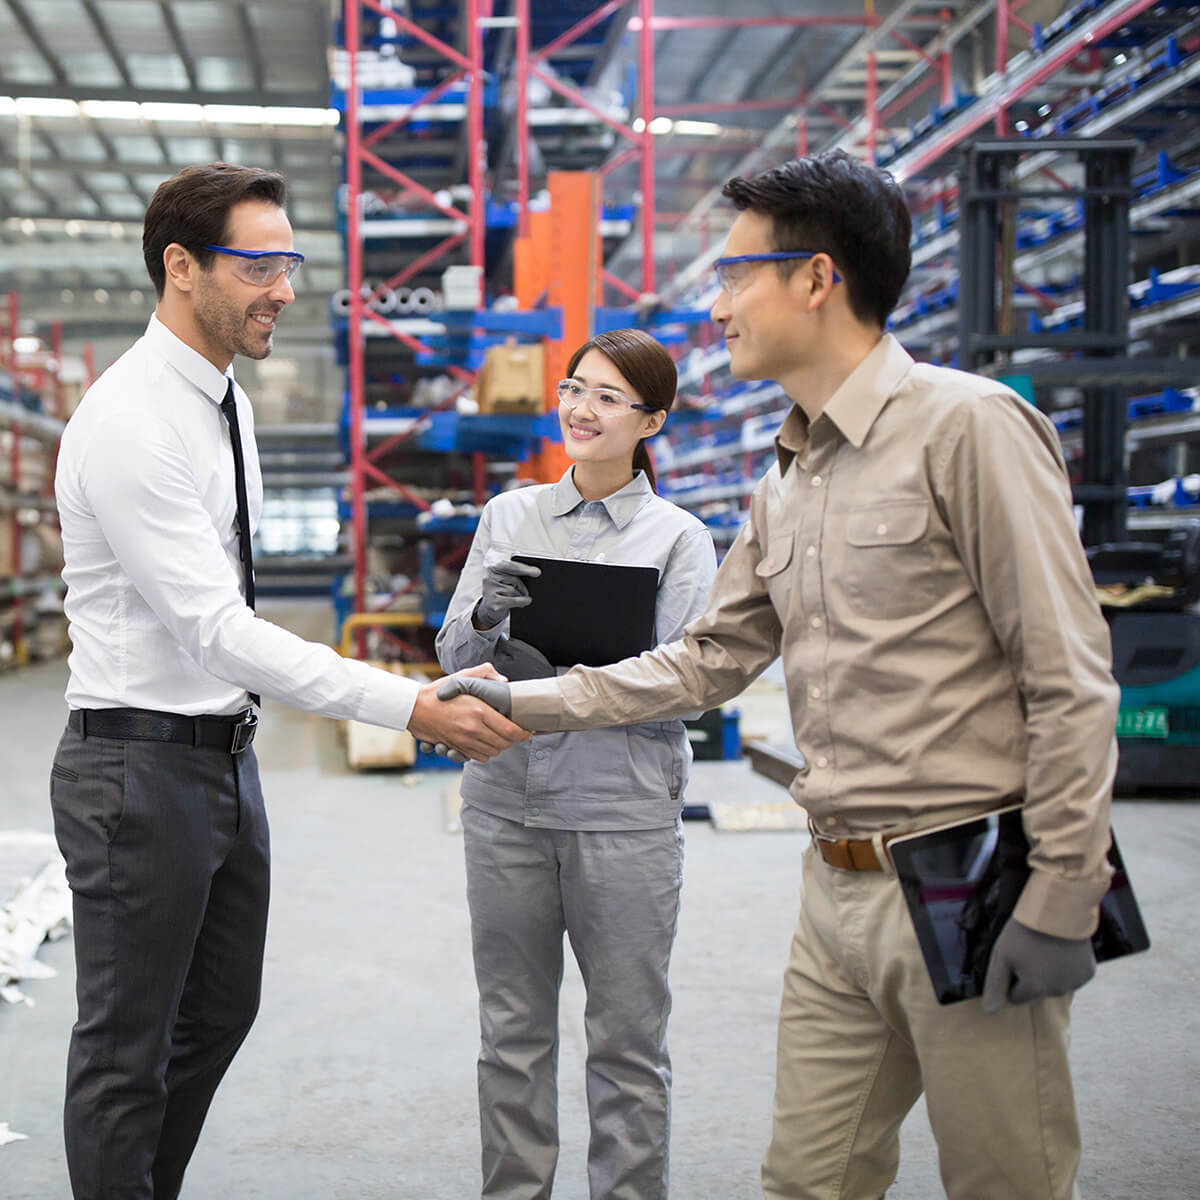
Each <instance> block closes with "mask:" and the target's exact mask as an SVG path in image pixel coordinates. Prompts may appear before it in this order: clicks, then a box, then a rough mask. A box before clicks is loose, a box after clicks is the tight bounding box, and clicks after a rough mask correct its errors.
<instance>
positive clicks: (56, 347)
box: [50, 321, 66, 421]
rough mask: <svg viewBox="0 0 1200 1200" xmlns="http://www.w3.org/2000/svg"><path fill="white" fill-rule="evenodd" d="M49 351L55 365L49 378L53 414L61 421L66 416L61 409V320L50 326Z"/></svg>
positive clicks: (62, 406)
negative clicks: (51, 386)
mask: <svg viewBox="0 0 1200 1200" xmlns="http://www.w3.org/2000/svg"><path fill="white" fill-rule="evenodd" d="M50 353H51V354H53V355H54V361H55V363H57V366H56V367H55V368H54V370H53V371H52V372H51V374H50V378H51V379H52V380H53V382H54V415H55V416H56V417H57V418H58V419H59V420H60V421H61V420H64V419H65V418H66V413H65V412H64V411H63V408H64V407H65V406H64V405H63V387H62V358H63V330H62V322H61V321H55V322H53V323H52V324H51V326H50Z"/></svg>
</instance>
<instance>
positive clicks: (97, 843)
mask: <svg viewBox="0 0 1200 1200" xmlns="http://www.w3.org/2000/svg"><path fill="white" fill-rule="evenodd" d="M50 803H51V807H52V809H53V811H54V831H55V834H56V836H57V838H58V845H59V848H60V849H61V850H62V853H63V857H64V858H65V859H66V861H67V880H68V882H69V883H70V885H71V892H72V900H73V907H74V920H75V963H76V985H75V990H76V997H77V1000H78V1005H79V1018H78V1020H77V1021H76V1023H75V1028H74V1030H73V1031H72V1033H71V1046H70V1050H69V1052H68V1056H67V1093H66V1106H65V1114H64V1126H65V1134H66V1145H67V1164H68V1167H69V1170H70V1174H71V1187H72V1191H73V1194H74V1196H75V1197H76V1200H152V1198H153V1200H173V1198H174V1197H175V1196H177V1195H178V1193H179V1189H180V1186H181V1184H182V1182H183V1173H184V1169H185V1168H186V1167H187V1163H188V1160H189V1159H190V1157H191V1154H192V1150H193V1149H194V1148H195V1145H196V1140H197V1138H198V1137H199V1136H200V1128H201V1126H202V1124H203V1123H204V1118H205V1115H206V1114H207V1112H208V1106H209V1104H210V1102H211V1101H212V1097H213V1093H214V1092H215V1091H216V1089H217V1084H218V1083H220V1081H221V1077H222V1076H223V1075H224V1073H225V1070H226V1068H227V1067H228V1066H229V1064H230V1062H231V1061H232V1059H233V1056H234V1054H235V1053H236V1052H237V1049H238V1047H239V1046H240V1045H241V1044H242V1040H243V1039H244V1038H245V1036H246V1034H247V1032H248V1031H249V1029H250V1025H251V1023H252V1022H253V1020H254V1017H255V1014H256V1012H257V1011H258V1001H259V991H260V981H261V976H262V961H263V945H264V942H265V938H266V926H267V898H268V893H269V889H270V848H269V838H268V832H267V816H266V811H265V809H264V806H263V798H262V790H261V788H260V787H259V782H258V764H257V762H256V761H255V758H254V751H253V749H248V750H246V751H244V752H243V753H242V754H238V755H234V754H230V753H228V752H227V751H222V750H216V749H210V748H203V747H194V746H183V745H176V744H173V743H170V742H154V741H125V740H122V739H116V738H103V737H91V736H89V737H88V738H86V739H85V738H83V737H81V736H80V735H79V734H78V733H75V732H74V731H73V730H70V729H68V730H67V731H66V732H65V733H64V734H63V736H62V740H61V741H60V742H59V746H58V752H57V754H56V755H55V758H54V766H53V768H52V769H51V777H50Z"/></svg>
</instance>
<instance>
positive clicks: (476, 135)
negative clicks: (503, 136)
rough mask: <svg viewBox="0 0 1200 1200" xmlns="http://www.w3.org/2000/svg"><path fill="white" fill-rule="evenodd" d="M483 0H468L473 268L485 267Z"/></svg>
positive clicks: (468, 147)
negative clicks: (481, 10)
mask: <svg viewBox="0 0 1200 1200" xmlns="http://www.w3.org/2000/svg"><path fill="white" fill-rule="evenodd" d="M479 7H480V0H467V57H468V58H470V60H471V84H470V90H469V94H468V96H467V182H468V183H469V184H470V186H471V207H470V214H471V222H470V224H471V265H472V266H473V267H482V266H483V242H484V226H485V225H486V215H487V203H486V201H485V200H484V195H483V165H484V163H483V160H484V156H485V154H486V153H487V147H486V145H485V143H484V140H483V38H482V35H481V33H480V30H479Z"/></svg>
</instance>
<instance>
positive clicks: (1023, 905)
mask: <svg viewBox="0 0 1200 1200" xmlns="http://www.w3.org/2000/svg"><path fill="white" fill-rule="evenodd" d="M1105 865H1106V868H1107V863H1106V864H1105ZM1110 874H1111V871H1110V870H1106V873H1105V875H1104V877H1103V878H1102V879H1063V878H1062V877H1061V876H1059V875H1050V874H1048V873H1047V872H1045V871H1033V872H1032V873H1031V874H1030V876H1029V878H1028V879H1027V880H1026V881H1025V887H1024V889H1023V890H1022V892H1021V898H1020V899H1019V900H1018V901H1017V906H1016V908H1015V909H1013V916H1014V917H1015V918H1016V919H1017V920H1018V921H1020V922H1021V924H1022V925H1026V926H1028V927H1029V928H1030V929H1036V930H1037V931H1038V932H1039V933H1048V934H1050V935H1051V936H1052V937H1060V938H1072V939H1075V940H1078V939H1081V938H1089V937H1091V936H1092V934H1093V933H1095V932H1096V926H1097V925H1098V924H1099V922H1100V901H1101V900H1103V899H1104V893H1105V892H1107V891H1108V883H1109V875H1110Z"/></svg>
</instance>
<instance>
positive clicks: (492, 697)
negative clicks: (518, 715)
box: [420, 564, 537, 763]
mask: <svg viewBox="0 0 1200 1200" xmlns="http://www.w3.org/2000/svg"><path fill="white" fill-rule="evenodd" d="M519 565H520V564H518V566H519ZM521 644H522V645H524V643H523V642H522V643H521ZM530 649H531V650H532V649H533V647H532V646H531V647H530ZM534 653H535V654H536V653H537V651H536V650H535V651H534ZM479 683H483V684H487V685H488V686H487V687H483V688H479V687H476V686H475V685H476V684H479ZM456 696H474V697H475V698H476V699H477V700H482V701H483V702H484V704H490V705H491V706H492V707H493V708H494V709H495V710H496V711H497V712H498V713H499V714H500V715H501V716H503V717H511V716H512V693H511V692H510V691H509V689H508V684H507V683H504V682H502V681H501V680H499V679H480V678H479V677H478V676H475V675H454V676H452V677H451V678H449V679H447V680H446V682H445V683H443V684H442V686H441V687H440V688H438V691H437V697H438V699H439V700H453V699H454V698H455V697H456ZM420 745H421V749H422V751H424V753H426V754H441V755H442V756H443V757H445V758H448V759H449V760H450V761H451V762H456V763H465V762H466V761H467V760H466V757H465V756H464V755H462V754H459V752H458V751H457V750H451V749H450V747H449V746H446V745H443V744H442V743H441V742H438V743H437V744H436V745H430V743H429V742H421V744H420Z"/></svg>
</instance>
